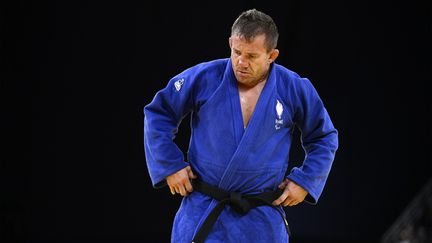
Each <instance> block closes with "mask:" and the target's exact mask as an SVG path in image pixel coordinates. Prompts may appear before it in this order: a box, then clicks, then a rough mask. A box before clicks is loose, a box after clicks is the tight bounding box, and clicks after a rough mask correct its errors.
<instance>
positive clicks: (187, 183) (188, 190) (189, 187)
mask: <svg viewBox="0 0 432 243" xmlns="http://www.w3.org/2000/svg"><path fill="white" fill-rule="evenodd" d="M185 187H186V191H187V192H192V191H193V188H192V184H191V183H190V181H187V182H186V184H185Z"/></svg>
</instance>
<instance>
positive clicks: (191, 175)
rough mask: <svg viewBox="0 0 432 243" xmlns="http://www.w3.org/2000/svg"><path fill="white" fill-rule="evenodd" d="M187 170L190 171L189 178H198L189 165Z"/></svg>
mask: <svg viewBox="0 0 432 243" xmlns="http://www.w3.org/2000/svg"><path fill="white" fill-rule="evenodd" d="M187 172H188V176H189V178H191V179H196V178H197V176H196V175H195V174H194V173H193V171H192V169H191V168H190V167H188V169H187Z"/></svg>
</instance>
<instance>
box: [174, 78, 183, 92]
mask: <svg viewBox="0 0 432 243" xmlns="http://www.w3.org/2000/svg"><path fill="white" fill-rule="evenodd" d="M183 84H184V79H183V78H182V79H179V80H177V81H175V83H174V87H175V89H176V90H177V91H180V89H181V87H182V85H183Z"/></svg>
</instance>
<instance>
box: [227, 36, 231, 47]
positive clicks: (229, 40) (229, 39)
mask: <svg viewBox="0 0 432 243" xmlns="http://www.w3.org/2000/svg"><path fill="white" fill-rule="evenodd" d="M228 42H229V47H230V48H231V45H232V39H231V37H230V38H228Z"/></svg>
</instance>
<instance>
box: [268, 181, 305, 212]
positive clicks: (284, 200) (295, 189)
mask: <svg viewBox="0 0 432 243" xmlns="http://www.w3.org/2000/svg"><path fill="white" fill-rule="evenodd" d="M278 187H279V188H280V189H284V191H283V193H282V195H281V196H280V197H279V198H278V199H276V200H274V201H273V205H275V206H279V205H282V206H284V207H286V206H295V205H297V204H299V203H301V202H303V200H304V199H305V197H306V195H307V194H308V192H307V191H306V190H305V189H303V187H301V186H299V185H297V183H295V182H294V181H291V180H289V179H285V180H284V181H283V182H282V183H281V184H279V186H278Z"/></svg>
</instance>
